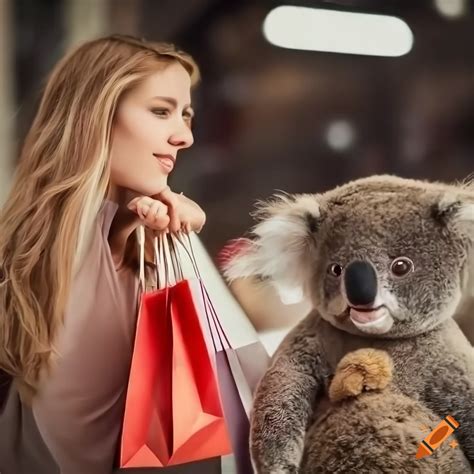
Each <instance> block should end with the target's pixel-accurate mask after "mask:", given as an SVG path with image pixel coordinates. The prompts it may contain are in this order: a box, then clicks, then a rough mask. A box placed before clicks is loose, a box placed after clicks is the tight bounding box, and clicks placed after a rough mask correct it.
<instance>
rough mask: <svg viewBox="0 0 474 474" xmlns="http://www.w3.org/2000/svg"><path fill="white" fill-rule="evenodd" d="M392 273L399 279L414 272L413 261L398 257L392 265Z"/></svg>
mask: <svg viewBox="0 0 474 474" xmlns="http://www.w3.org/2000/svg"><path fill="white" fill-rule="evenodd" d="M390 270H391V272H392V273H393V274H394V275H395V276H397V277H404V276H406V275H408V274H409V273H410V272H412V271H413V270H414V265H413V261H412V260H411V259H409V258H408V257H398V258H396V259H395V260H393V262H392V264H391V265H390Z"/></svg>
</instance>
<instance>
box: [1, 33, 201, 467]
mask: <svg viewBox="0 0 474 474" xmlns="http://www.w3.org/2000/svg"><path fill="white" fill-rule="evenodd" d="M198 77H199V71H198V68H197V66H196V64H195V63H194V61H193V60H192V58H191V57H190V56H189V55H187V54H185V53H183V52H180V51H178V50H176V48H174V47H173V46H171V45H166V44H157V43H148V42H144V41H140V40H138V39H135V38H131V37H124V36H111V37H107V38H101V39H98V40H95V41H91V42H89V43H86V44H84V45H82V46H81V47H79V48H78V49H76V50H74V51H72V52H71V53H70V54H68V55H67V56H66V57H64V58H63V59H62V60H61V61H60V62H59V63H58V64H57V66H56V67H55V68H54V70H53V71H52V74H51V76H50V78H49V80H48V82H47V84H46V87H45V90H44V93H43V96H42V100H41V103H40V106H39V110H38V113H37V115H36V118H35V120H34V122H33V125H32V127H31V129H30V131H29V133H28V136H27V137H26V141H25V144H24V146H23V150H22V153H21V156H20V161H19V166H18V170H17V173H16V176H15V180H14V183H13V186H12V191H11V194H10V196H9V198H8V200H7V202H6V204H5V206H4V209H3V212H2V214H1V217H0V229H1V231H0V264H1V265H2V268H1V269H2V273H3V279H2V283H1V284H0V314H1V319H0V369H2V370H3V371H5V372H6V373H7V374H9V375H11V376H12V378H13V381H14V383H13V384H12V387H11V389H10V391H9V396H8V399H7V401H6V405H5V407H4V409H3V412H2V414H1V416H0V472H1V473H2V474H22V473H25V474H26V473H27V474H32V473H35V474H36V473H48V474H52V473H55V472H61V473H65V474H76V473H78V474H86V473H87V474H95V473H98V474H106V473H110V472H111V471H112V468H113V464H114V456H115V454H116V449H117V442H118V438H119V432H120V428H121V422H122V415H123V410H124V401H125V399H124V397H125V391H126V386H127V378H128V373H129V365H130V360H131V353H132V346H133V336H134V326H135V319H136V315H137V311H136V309H137V301H138V279H137V267H136V247H137V245H136V243H137V242H136V237H135V232H134V230H135V229H136V228H137V226H138V225H139V224H144V225H145V226H146V232H147V245H148V247H147V248H148V249H150V240H151V238H152V237H153V232H155V231H172V232H176V231H180V230H185V231H193V230H194V231H199V230H200V229H201V227H202V226H203V224H204V221H205V215H204V213H203V211H202V210H201V208H200V207H199V206H198V205H197V204H195V203H194V202H193V201H191V200H190V199H188V198H186V197H184V196H183V195H180V194H176V193H174V192H172V191H171V190H170V188H169V187H168V184H167V182H168V176H169V174H170V173H171V171H172V169H173V166H174V164H175V161H176V157H177V154H178V152H179V151H180V150H181V149H184V148H188V147H190V146H191V145H192V143H193V134H192V131H191V122H192V117H193V111H192V107H191V97H190V95H191V88H192V86H194V85H195V84H196V83H197V81H198ZM149 254H150V252H149ZM149 260H150V261H152V259H149Z"/></svg>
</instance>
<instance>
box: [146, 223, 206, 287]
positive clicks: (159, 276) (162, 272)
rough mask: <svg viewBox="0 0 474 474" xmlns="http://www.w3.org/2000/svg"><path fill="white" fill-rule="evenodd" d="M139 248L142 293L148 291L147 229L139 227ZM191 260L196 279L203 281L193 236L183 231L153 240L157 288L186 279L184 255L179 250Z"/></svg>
mask: <svg viewBox="0 0 474 474" xmlns="http://www.w3.org/2000/svg"><path fill="white" fill-rule="evenodd" d="M137 231H138V237H137V240H138V246H139V280H140V285H141V288H142V291H146V275H145V228H144V226H143V225H140V226H139V227H138V230H137ZM180 248H181V249H183V251H184V254H185V255H186V256H187V257H188V258H189V261H190V262H191V265H192V269H193V272H194V275H195V276H196V278H198V279H199V280H201V274H200V272H199V267H198V264H197V261H196V256H195V254H194V249H193V245H192V240H191V236H190V235H189V234H187V233H184V232H182V231H178V232H177V233H164V232H163V233H161V234H160V235H156V236H155V237H154V238H153V250H154V251H153V253H154V263H155V272H156V275H155V276H156V284H157V288H166V287H167V286H169V285H174V284H176V283H177V282H179V281H182V280H184V279H185V275H184V272H183V267H182V264H181V259H182V256H181V255H182V254H181V252H179V249H180Z"/></svg>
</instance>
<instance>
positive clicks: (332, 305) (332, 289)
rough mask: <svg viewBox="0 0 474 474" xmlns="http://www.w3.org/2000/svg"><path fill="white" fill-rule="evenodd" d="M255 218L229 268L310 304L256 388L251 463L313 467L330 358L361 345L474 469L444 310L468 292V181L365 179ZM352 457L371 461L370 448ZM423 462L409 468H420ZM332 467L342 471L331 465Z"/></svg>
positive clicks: (282, 469)
mask: <svg viewBox="0 0 474 474" xmlns="http://www.w3.org/2000/svg"><path fill="white" fill-rule="evenodd" d="M259 216H260V220H259V222H258V223H257V225H256V226H255V227H254V229H253V239H252V244H251V245H249V246H247V247H246V250H245V252H242V253H241V254H239V255H237V256H236V257H235V258H233V259H232V260H231V261H230V262H229V263H228V265H227V268H226V275H227V277H228V278H229V279H234V278H242V277H250V276H258V277H259V278H260V279H262V280H266V281H268V282H271V283H273V284H274V286H275V287H276V288H277V289H278V290H279V291H280V292H287V294H288V293H293V294H296V293H298V292H301V293H302V295H305V296H306V297H308V298H310V299H311V302H312V307H313V309H312V310H311V312H310V313H309V314H308V316H307V317H306V318H305V319H303V320H302V321H301V322H300V323H299V324H298V325H297V326H296V327H295V328H294V329H293V330H292V331H291V332H290V333H289V334H288V335H287V337H286V338H285V339H284V340H283V342H282V344H281V345H280V347H279V348H278V349H277V351H276V353H275V355H274V357H273V360H272V363H271V365H270V368H269V369H268V371H267V372H266V374H265V375H264V377H263V378H262V380H261V381H260V384H259V386H258V388H257V391H256V394H255V400H254V406H253V413H252V426H251V440H250V443H251V452H252V458H253V463H254V467H255V470H256V471H257V472H258V473H271V474H278V473H296V472H321V471H318V470H317V469H315V470H312V468H311V465H310V464H309V465H308V464H306V465H305V466H304V469H303V468H302V462H305V461H304V460H308V459H314V456H313V454H314V453H312V444H311V436H308V434H311V432H314V431H315V429H314V426H312V425H313V423H314V422H315V420H318V419H320V418H321V416H323V415H324V413H325V411H327V409H328V396H327V394H328V387H329V384H330V381H331V379H332V377H333V375H334V373H335V369H336V367H337V365H338V363H339V362H340V361H341V359H342V358H343V357H344V356H345V355H346V354H348V353H349V352H351V351H356V350H358V349H361V348H373V349H378V350H383V351H385V352H386V353H388V355H389V357H390V359H391V360H392V361H393V380H392V385H393V391H395V392H399V393H401V394H402V395H404V396H406V397H408V398H410V399H412V400H414V401H416V402H417V403H420V404H421V405H422V406H423V407H425V408H426V409H427V410H429V411H430V412H432V413H434V414H435V415H436V416H438V417H439V419H440V420H441V419H443V418H445V417H446V416H448V415H451V416H452V417H453V418H454V419H455V420H457V422H458V423H459V427H458V428H457V430H456V433H455V434H456V437H457V440H458V442H459V445H460V449H461V450H462V452H463V453H464V456H465V458H467V460H468V461H469V462H470V463H471V466H472V465H473V464H474V349H473V347H472V346H471V344H470V343H469V341H468V339H467V338H466V336H465V335H464V333H463V332H462V331H461V329H460V328H459V326H458V324H457V323H456V322H455V320H454V319H453V316H454V314H455V312H456V309H457V308H458V307H459V305H460V302H461V301H462V300H463V298H464V294H465V293H466V292H469V291H472V289H471V288H469V285H472V281H473V280H472V273H473V272H474V265H473V262H474V256H473V253H474V188H473V187H472V185H449V184H442V183H428V182H423V181H416V180H409V179H402V178H397V177H392V176H373V177H369V178H364V179H359V180H356V181H353V182H350V183H348V184H346V185H344V186H341V187H338V188H335V189H334V190H331V191H328V192H326V193H324V194H314V195H309V194H304V195H294V196H290V195H287V196H279V197H276V198H274V199H272V200H271V201H269V202H267V203H264V204H262V205H261V208H260V211H259ZM470 316H471V318H474V312H473V313H471V315H470ZM374 431H375V428H374ZM372 435H373V436H384V434H383V432H378V433H377V432H375V433H372ZM420 441H421V439H420ZM347 445H348V446H350V445H351V443H347ZM458 449H459V448H458ZM353 455H354V456H362V457H363V456H365V457H366V459H365V461H366V464H365V465H366V466H371V465H373V464H372V463H371V462H370V461H371V459H370V456H371V451H370V450H367V451H363V452H361V451H357V452H356V453H353ZM406 455H407V456H413V455H414V454H413V453H411V452H410V453H407V454H406ZM381 456H383V455H382V454H381ZM424 461H425V459H420V460H418V462H419V466H420V470H419V471H417V472H426V469H425V470H424V469H423V462H424ZM362 465H363V464H362ZM409 465H410V466H411V465H412V463H411V462H410V464H409ZM339 468H340V469H339ZM331 472H351V471H350V470H348V469H344V466H339V467H338V466H337V462H336V463H333V464H332V468H331ZM358 472H374V471H373V470H372V471H371V470H370V468H369V467H367V470H366V471H361V470H359V471H358ZM377 472H392V471H390V470H389V469H387V470H383V469H382V470H378V471H377ZM398 472H400V471H398ZM410 472H414V471H410Z"/></svg>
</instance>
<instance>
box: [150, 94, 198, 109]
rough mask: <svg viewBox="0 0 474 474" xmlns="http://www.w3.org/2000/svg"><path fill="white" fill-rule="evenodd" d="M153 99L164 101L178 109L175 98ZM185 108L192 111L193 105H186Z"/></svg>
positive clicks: (160, 97) (156, 97)
mask: <svg viewBox="0 0 474 474" xmlns="http://www.w3.org/2000/svg"><path fill="white" fill-rule="evenodd" d="M153 99H159V100H164V101H165V102H168V104H170V105H171V106H173V107H174V108H176V107H178V101H177V100H176V99H174V98H173V97H162V96H155V97H153ZM183 108H184V109H191V108H192V107H191V104H186V105H185V106H184V107H183Z"/></svg>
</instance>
